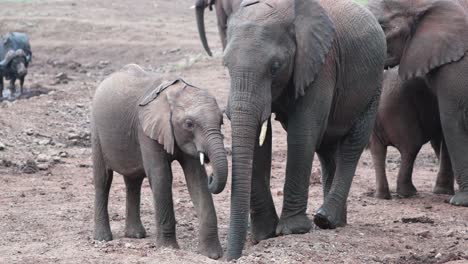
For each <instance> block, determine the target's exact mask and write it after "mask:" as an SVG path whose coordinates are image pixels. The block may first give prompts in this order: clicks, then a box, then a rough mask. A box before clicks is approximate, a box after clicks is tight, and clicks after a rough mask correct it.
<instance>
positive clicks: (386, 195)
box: [374, 189, 392, 200]
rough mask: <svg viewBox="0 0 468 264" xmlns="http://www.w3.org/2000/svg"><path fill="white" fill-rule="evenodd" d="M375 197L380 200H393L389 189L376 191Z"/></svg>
mask: <svg viewBox="0 0 468 264" xmlns="http://www.w3.org/2000/svg"><path fill="white" fill-rule="evenodd" d="M374 197H375V198H378V199H385V200H390V199H391V198H392V196H391V195H390V191H389V190H388V189H386V190H377V191H375V194H374Z"/></svg>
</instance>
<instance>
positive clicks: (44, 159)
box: [36, 154, 50, 162]
mask: <svg viewBox="0 0 468 264" xmlns="http://www.w3.org/2000/svg"><path fill="white" fill-rule="evenodd" d="M49 160H50V157H49V156H48V155H46V154H39V155H38V156H37V158H36V161H37V162H48V161H49Z"/></svg>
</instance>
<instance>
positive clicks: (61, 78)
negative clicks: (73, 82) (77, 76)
mask: <svg viewBox="0 0 468 264" xmlns="http://www.w3.org/2000/svg"><path fill="white" fill-rule="evenodd" d="M55 79H57V80H59V81H66V80H69V79H70V78H68V75H67V74H66V73H64V72H60V73H58V74H57V75H55Z"/></svg>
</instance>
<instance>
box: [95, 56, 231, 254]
mask: <svg viewBox="0 0 468 264" xmlns="http://www.w3.org/2000/svg"><path fill="white" fill-rule="evenodd" d="M221 124H222V113H221V111H220V109H219V107H218V105H217V103H216V100H215V98H214V97H213V96H211V95H210V94H209V93H208V92H206V91H204V90H202V89H199V88H196V87H194V86H191V85H189V84H187V83H185V82H184V81H183V80H181V79H178V80H175V81H173V82H170V83H161V81H160V79H158V77H156V76H155V75H153V74H150V73H147V72H145V71H143V70H142V69H141V68H140V67H139V66H137V65H134V64H132V65H127V66H125V67H124V68H123V69H122V70H121V71H119V72H117V73H114V74H113V75H111V76H110V77H108V78H107V79H105V80H104V81H103V82H102V83H101V85H100V86H99V88H98V89H97V91H96V94H95V96H94V100H93V111H92V147H93V165H94V185H95V191H96V196H95V218H94V221H95V228H94V239H96V240H105V241H109V240H112V233H111V230H110V226H109V215H108V210H107V204H108V196H109V189H110V185H111V182H112V174H113V172H114V171H115V172H118V173H119V174H121V175H123V176H124V180H125V185H126V191H127V202H126V207H127V210H126V212H127V213H126V221H125V236H127V237H133V238H142V237H145V235H146V232H145V229H144V227H143V225H142V223H141V220H140V190H141V184H142V181H143V179H144V177H145V176H147V177H148V180H149V183H150V186H151V190H152V191H153V197H154V207H155V214H156V225H157V228H156V244H157V246H158V247H161V246H169V247H175V248H177V247H178V244H177V241H176V234H175V224H176V221H175V217H174V206H173V201H172V189H171V188H172V178H173V176H172V171H171V162H172V161H174V160H177V161H178V162H179V163H180V164H181V166H182V169H183V171H184V174H185V178H186V181H187V186H188V189H189V193H190V196H191V198H192V201H193V203H194V206H195V209H196V211H197V215H198V217H199V223H200V232H199V251H200V252H201V253H202V254H204V255H206V256H208V257H210V258H213V259H217V258H220V257H221V256H222V248H221V245H220V243H219V238H218V229H217V218H216V212H215V208H214V205H213V200H212V197H211V194H210V192H209V191H211V192H212V193H219V192H221V191H222V190H223V189H224V187H225V184H226V178H227V174H228V171H227V170H228V167H227V158H226V151H225V149H224V145H223V136H222V134H221ZM210 161H211V163H212V165H213V175H212V176H210V177H209V178H208V180H207V174H206V171H205V168H204V166H203V165H204V163H205V162H210Z"/></svg>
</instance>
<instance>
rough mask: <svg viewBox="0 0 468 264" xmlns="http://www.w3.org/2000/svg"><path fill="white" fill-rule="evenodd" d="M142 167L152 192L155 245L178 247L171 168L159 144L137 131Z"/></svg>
mask: <svg viewBox="0 0 468 264" xmlns="http://www.w3.org/2000/svg"><path fill="white" fill-rule="evenodd" d="M139 139H140V147H141V153H142V155H141V156H142V158H143V167H144V168H145V173H146V176H147V177H148V180H149V182H150V186H151V190H152V192H153V200H154V213H155V218H156V246H157V247H172V248H179V245H178V244H177V239H176V230H175V225H176V220H175V215H174V204H173V200H172V169H171V163H170V161H169V160H168V157H167V153H166V152H165V150H164V149H163V147H162V146H161V145H159V144H158V143H157V142H155V141H153V140H151V139H150V138H148V137H147V136H146V135H144V133H143V131H139Z"/></svg>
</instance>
